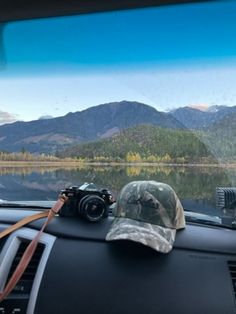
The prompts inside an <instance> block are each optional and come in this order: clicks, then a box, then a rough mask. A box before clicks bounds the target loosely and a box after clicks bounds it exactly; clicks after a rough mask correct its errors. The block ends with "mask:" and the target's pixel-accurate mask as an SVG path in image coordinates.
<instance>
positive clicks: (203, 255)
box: [0, 208, 236, 314]
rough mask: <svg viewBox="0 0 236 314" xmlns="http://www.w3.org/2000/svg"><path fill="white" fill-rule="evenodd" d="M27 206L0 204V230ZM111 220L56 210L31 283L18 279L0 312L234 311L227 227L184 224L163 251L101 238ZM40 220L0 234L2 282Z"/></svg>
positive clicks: (232, 246)
mask: <svg viewBox="0 0 236 314" xmlns="http://www.w3.org/2000/svg"><path fill="white" fill-rule="evenodd" d="M32 213H35V211H28V210H27V211H22V210H18V209H17V208H16V209H2V210H1V211H0V224H1V225H0V226H1V229H4V228H5V227H6V226H8V225H9V224H12V223H14V222H16V221H18V220H19V219H21V218H23V217H24V216H27V215H30V214H32ZM112 219H113V218H112V217H109V218H108V219H104V220H103V221H102V222H100V223H89V222H86V221H83V220H81V219H73V218H63V217H56V218H55V219H54V220H53V221H52V222H51V223H50V225H49V226H48V228H47V230H46V232H45V233H44V234H43V237H42V238H41V241H40V242H41V244H40V245H39V249H38V252H37V257H35V259H36V260H37V263H38V266H37V267H36V268H35V275H34V277H33V279H32V278H31V281H32V282H31V283H30V284H29V283H26V282H27V280H26V278H23V279H22V280H21V282H19V284H18V286H17V288H16V290H14V291H13V292H12V293H11V295H10V296H9V297H8V299H7V300H5V301H3V302H2V303H1V304H0V313H28V314H29V313H38V314H42V313H44V314H47V313H50V314H52V313H83V314H86V313H90V314H91V313H115V314H116V313H117V314H118V313H119V314H121V313H137V314H138V313H150V314H152V313H181V314H184V313H219V314H222V313H235V312H236V305H235V285H236V276H235V274H236V240H235V231H234V230H230V229H224V228H219V227H212V226H206V225H205V226H204V225H200V224H189V223H188V224H187V226H186V229H184V230H182V231H178V232H177V236H176V241H175V245H174V249H173V250H172V251H171V253H169V254H162V253H157V252H156V251H154V250H152V249H150V248H147V247H145V246H143V245H141V244H136V243H134V242H130V241H124V240H123V241H116V242H115V241H114V242H111V243H110V242H106V241H105V236H106V233H107V231H108V230H109V227H110V224H111V222H112ZM41 224H42V221H37V222H34V223H31V224H30V225H29V226H27V227H25V228H22V229H20V230H18V231H16V232H15V233H13V234H12V235H11V236H9V237H8V239H6V240H4V241H3V240H1V254H0V285H1V286H2V285H3V282H4V280H6V278H7V277H8V274H7V272H9V271H10V265H9V264H11V263H10V261H14V260H15V256H16V255H17V254H19V250H21V249H22V242H23V245H24V243H25V242H27V241H29V240H30V239H31V238H32V237H33V236H34V235H35V233H36V232H37V230H38V229H39V228H40V226H41ZM18 258H19V257H18ZM4 265H5V266H4ZM3 266H4V267H3ZM29 287H30V288H29Z"/></svg>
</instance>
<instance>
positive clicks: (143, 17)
mask: <svg viewBox="0 0 236 314" xmlns="http://www.w3.org/2000/svg"><path fill="white" fill-rule="evenodd" d="M235 16H236V1H227V0H226V1H216V2H210V3H201V4H188V5H186V4H185V5H178V6H164V7H158V8H148V9H137V10H129V11H118V12H110V13H99V14H91V15H81V16H72V17H61V18H52V19H39V20H34V21H33V20H32V21H20V22H12V23H9V24H8V25H5V26H4V28H3V45H2V47H3V49H2V51H1V53H0V58H1V60H0V124H2V123H4V122H12V121H14V120H15V119H17V120H25V121H28V120H34V119H38V118H39V117H41V116H45V115H51V116H54V117H55V116H61V115H64V114H66V113H68V112H75V111H81V110H84V109H86V108H88V107H90V106H95V105H99V104H103V103H107V102H113V101H122V100H131V101H132V100H133V101H139V102H142V103H146V104H149V105H151V106H153V107H155V108H156V109H157V110H161V111H167V110H170V109H173V108H177V107H183V106H204V107H206V106H212V105H228V106H232V105H236V41H235V38H236V19H235Z"/></svg>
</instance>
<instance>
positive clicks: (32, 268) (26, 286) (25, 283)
mask: <svg viewBox="0 0 236 314" xmlns="http://www.w3.org/2000/svg"><path fill="white" fill-rule="evenodd" d="M29 243H30V241H28V240H21V243H20V245H19V248H18V250H17V252H16V255H15V258H14V260H13V262H12V265H11V268H10V271H9V274H8V279H7V282H8V280H9V278H11V276H12V274H13V273H14V271H15V269H16V267H17V265H18V264H19V262H20V260H21V257H22V256H23V254H24V252H25V250H26V248H27V246H28V244H29ZM44 247H45V246H44V245H43V244H42V243H38V246H37V248H36V251H35V252H34V255H33V257H32V259H31V261H30V263H29V265H28V267H27V268H26V270H25V272H24V274H23V275H22V277H21V279H20V280H19V282H18V284H17V285H16V287H15V288H14V290H13V291H12V294H21V295H22V294H30V291H31V288H32V285H33V281H34V277H35V274H36V271H37V268H38V265H39V262H40V259H41V257H42V254H43V251H44Z"/></svg>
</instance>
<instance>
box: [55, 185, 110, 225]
mask: <svg viewBox="0 0 236 314" xmlns="http://www.w3.org/2000/svg"><path fill="white" fill-rule="evenodd" d="M61 194H62V195H65V196H67V197H68V200H67V202H65V204H64V205H63V207H62V208H61V210H60V216H63V217H83V218H85V219H87V220H89V221H92V222H97V221H100V220H101V219H102V218H105V217H107V216H108V213H109V206H110V205H111V204H113V203H114V199H113V196H112V194H111V193H110V192H109V191H108V190H107V189H101V190H99V189H97V187H96V186H95V184H93V183H84V184H83V185H81V186H80V187H78V186H71V187H69V188H66V189H65V190H62V191H61Z"/></svg>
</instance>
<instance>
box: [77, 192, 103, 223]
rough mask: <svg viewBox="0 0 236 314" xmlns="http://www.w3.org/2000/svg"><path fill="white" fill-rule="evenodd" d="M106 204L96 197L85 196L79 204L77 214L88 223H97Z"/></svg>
mask: <svg viewBox="0 0 236 314" xmlns="http://www.w3.org/2000/svg"><path fill="white" fill-rule="evenodd" d="M105 212H106V204H105V202H104V200H103V199H102V198H101V197H99V196H96V195H91V196H88V195H87V196H85V197H83V198H82V199H81V201H80V204H79V214H80V215H82V216H84V217H85V218H87V219H88V220H89V221H94V222H96V221H99V220H101V219H102V218H103V217H104V214H105Z"/></svg>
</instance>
